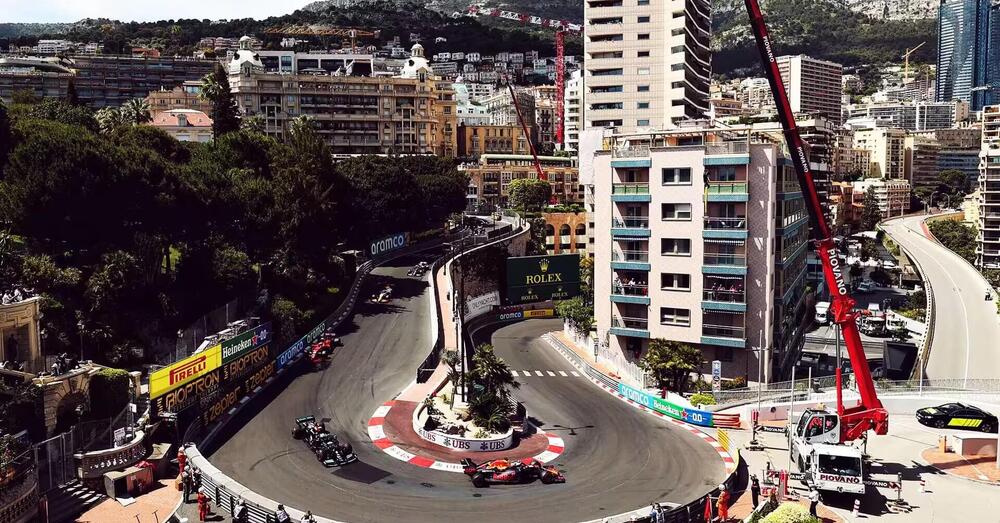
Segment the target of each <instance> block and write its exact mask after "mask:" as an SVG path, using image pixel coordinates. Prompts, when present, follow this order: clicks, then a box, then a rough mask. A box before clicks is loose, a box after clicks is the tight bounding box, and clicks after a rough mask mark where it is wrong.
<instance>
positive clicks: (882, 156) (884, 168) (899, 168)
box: [854, 127, 906, 179]
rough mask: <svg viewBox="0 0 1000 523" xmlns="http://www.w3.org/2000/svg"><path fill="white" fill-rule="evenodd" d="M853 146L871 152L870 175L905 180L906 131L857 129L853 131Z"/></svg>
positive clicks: (880, 128) (889, 128) (883, 128)
mask: <svg viewBox="0 0 1000 523" xmlns="http://www.w3.org/2000/svg"><path fill="white" fill-rule="evenodd" d="M854 145H855V147H857V148H859V149H867V150H868V151H870V152H871V170H870V173H871V175H873V176H877V177H879V178H885V179H903V178H905V175H906V170H905V165H906V131H904V130H903V129H897V128H892V127H876V128H873V129H857V130H855V131H854Z"/></svg>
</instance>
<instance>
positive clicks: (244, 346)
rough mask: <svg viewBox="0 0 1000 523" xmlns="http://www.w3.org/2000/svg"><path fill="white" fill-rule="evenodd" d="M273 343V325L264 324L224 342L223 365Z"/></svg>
mask: <svg viewBox="0 0 1000 523" xmlns="http://www.w3.org/2000/svg"><path fill="white" fill-rule="evenodd" d="M269 341H271V324H270V322H269V323H264V324H262V325H258V326H256V327H254V328H253V329H250V330H248V331H246V332H244V333H242V334H239V335H237V336H234V337H232V338H230V339H228V340H226V341H224V342H222V363H223V364H226V363H229V362H230V361H233V360H235V359H237V358H239V357H241V356H243V355H244V354H246V353H248V352H250V351H252V350H254V349H256V348H257V347H260V346H261V345H265V344H267V342H269Z"/></svg>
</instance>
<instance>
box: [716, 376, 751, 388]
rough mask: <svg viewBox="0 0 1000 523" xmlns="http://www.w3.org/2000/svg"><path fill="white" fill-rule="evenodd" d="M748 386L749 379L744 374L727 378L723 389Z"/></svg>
mask: <svg viewBox="0 0 1000 523" xmlns="http://www.w3.org/2000/svg"><path fill="white" fill-rule="evenodd" d="M746 386H747V379H746V378H744V377H743V376H739V377H736V378H733V379H731V380H726V381H723V382H722V390H732V389H745V388H746Z"/></svg>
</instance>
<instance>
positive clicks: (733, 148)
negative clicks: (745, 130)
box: [705, 142, 750, 154]
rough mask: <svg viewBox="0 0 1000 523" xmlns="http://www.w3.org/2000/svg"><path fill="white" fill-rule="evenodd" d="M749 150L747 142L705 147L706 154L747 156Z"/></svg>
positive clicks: (716, 144) (724, 143)
mask: <svg viewBox="0 0 1000 523" xmlns="http://www.w3.org/2000/svg"><path fill="white" fill-rule="evenodd" d="M749 150H750V148H749V147H748V146H747V143H746V142H722V143H710V144H708V145H706V146H705V154H746V153H747V152H748V151H749Z"/></svg>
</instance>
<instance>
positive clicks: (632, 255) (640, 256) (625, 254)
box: [611, 251, 649, 263]
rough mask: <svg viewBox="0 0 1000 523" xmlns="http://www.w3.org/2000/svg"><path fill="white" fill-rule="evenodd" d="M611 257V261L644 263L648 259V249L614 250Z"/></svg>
mask: <svg viewBox="0 0 1000 523" xmlns="http://www.w3.org/2000/svg"><path fill="white" fill-rule="evenodd" d="M611 259H612V260H613V261H623V262H643V263H645V262H648V261H649V251H621V252H618V251H615V252H613V253H611Z"/></svg>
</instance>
